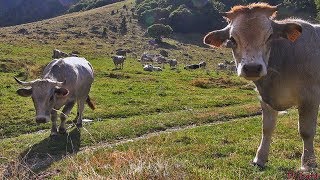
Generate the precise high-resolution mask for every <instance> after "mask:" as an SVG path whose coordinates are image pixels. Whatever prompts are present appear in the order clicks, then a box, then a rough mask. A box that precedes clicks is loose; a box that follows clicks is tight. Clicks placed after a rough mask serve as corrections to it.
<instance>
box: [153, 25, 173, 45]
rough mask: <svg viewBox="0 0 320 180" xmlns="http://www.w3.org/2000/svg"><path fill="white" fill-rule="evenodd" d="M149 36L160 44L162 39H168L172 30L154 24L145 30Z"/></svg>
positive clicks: (167, 26)
mask: <svg viewBox="0 0 320 180" xmlns="http://www.w3.org/2000/svg"><path fill="white" fill-rule="evenodd" d="M147 32H148V34H149V36H151V37H153V38H155V39H156V41H157V42H158V43H161V42H162V37H168V36H169V35H171V34H172V32H173V30H172V28H171V27H170V26H169V25H164V24H154V25H152V26H150V27H149V28H148V30H147Z"/></svg>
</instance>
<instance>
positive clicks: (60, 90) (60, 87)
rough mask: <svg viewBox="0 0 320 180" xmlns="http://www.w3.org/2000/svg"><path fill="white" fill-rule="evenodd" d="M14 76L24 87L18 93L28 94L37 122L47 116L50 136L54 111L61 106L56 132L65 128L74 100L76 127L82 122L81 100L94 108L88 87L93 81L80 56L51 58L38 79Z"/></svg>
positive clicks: (54, 118) (88, 64)
mask: <svg viewBox="0 0 320 180" xmlns="http://www.w3.org/2000/svg"><path fill="white" fill-rule="evenodd" d="M15 80H16V81H17V82H18V83H19V84H21V85H23V86H26V87H27V88H22V89H18V90H17V93H18V95H20V96H23V97H28V96H31V97H32V100H33V102H34V107H35V109H36V117H35V120H36V122H37V123H46V122H48V121H49V119H50V117H51V121H52V128H51V136H55V135H57V125H56V121H57V112H58V110H59V109H60V108H61V107H63V106H64V107H63V110H62V113H61V114H60V119H61V124H60V127H59V133H62V134H63V133H65V132H66V125H65V123H66V118H67V117H68V115H69V114H70V112H71V109H72V108H73V106H74V105H75V103H77V106H78V110H77V117H76V119H75V121H76V125H77V127H81V126H82V113H83V110H84V103H85V102H87V104H88V105H89V107H90V108H91V109H94V105H93V104H92V102H91V100H90V97H89V95H88V94H89V91H90V88H91V84H92V82H93V69H92V66H91V64H90V63H89V62H88V61H87V60H86V59H84V58H77V57H68V58H64V59H55V60H53V61H51V62H50V63H49V64H48V65H47V66H46V67H45V69H44V71H43V76H42V78H41V79H37V80H34V81H30V82H23V81H20V80H18V79H17V78H15Z"/></svg>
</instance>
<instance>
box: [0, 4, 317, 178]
mask: <svg viewBox="0 0 320 180" xmlns="http://www.w3.org/2000/svg"><path fill="white" fill-rule="evenodd" d="M133 2H134V1H132V0H130V1H125V2H120V3H116V4H113V5H109V6H105V7H102V8H98V9H93V10H90V11H86V12H80V13H75V14H70V15H65V16H61V17H57V18H54V19H50V20H45V21H40V22H36V23H31V24H25V25H20V26H16V27H8V28H2V29H0V37H1V38H0V78H1V83H0V110H1V111H0V177H1V178H18V179H23V178H25V179H30V178H39V179H41V178H47V179H50V178H56V179H75V178H79V179H81V178H82V179H89V178H91V179H93V178H103V177H109V178H110V179H112V178H114V179H121V178H135V179H183V178H186V179H221V178H224V179H245V178H249V179H254V178H268V179H279V178H286V177H287V173H289V172H292V171H296V170H297V169H298V168H299V166H298V164H299V162H300V155H301V154H300V152H301V149H300V148H301V140H300V137H299V135H298V131H297V112H296V111H295V110H289V113H288V114H285V115H282V116H280V118H279V123H278V124H277V128H276V132H275V136H274V137H273V143H272V145H271V151H272V153H271V154H270V158H271V161H272V163H270V164H267V167H266V169H265V170H263V171H261V170H259V169H258V168H256V167H253V166H251V165H250V161H251V160H252V158H253V156H254V154H255V151H256V148H257V146H258V142H259V139H260V132H261V127H260V126H261V120H260V119H261V117H260V114H261V112H260V106H259V103H258V102H259V101H258V98H257V93H256V92H255V91H254V90H253V89H254V87H253V85H252V83H250V82H249V81H246V80H244V79H241V78H238V77H236V76H235V75H234V73H231V72H229V71H226V72H224V71H216V69H217V65H218V63H219V62H223V61H224V60H229V59H232V57H231V53H230V52H229V51H225V50H221V49H218V50H212V49H209V48H205V47H204V46H199V45H196V44H199V42H201V41H202V36H201V35H194V34H192V35H181V34H176V35H175V36H174V37H175V39H164V42H165V43H166V44H165V45H163V46H160V47H158V48H157V49H154V48H153V47H150V46H149V45H148V40H150V39H149V38H147V37H144V36H143V32H144V29H142V27H140V26H139V25H138V24H137V20H136V19H134V18H133V19H132V21H131V22H128V30H129V31H128V33H127V34H125V35H122V34H119V33H117V32H114V29H113V28H111V26H114V25H117V24H116V23H117V22H120V21H119V19H120V18H121V12H122V14H125V15H127V16H128V17H127V19H128V18H130V17H131V14H126V12H125V10H124V9H122V7H123V5H124V4H126V5H127V6H129V7H130V6H132V5H133ZM113 10H114V11H116V10H119V13H118V14H115V15H113V16H109V14H110V13H111V11H113ZM107 15H108V16H107ZM106 22H108V23H106ZM105 26H107V28H106V29H107V30H106V31H107V32H106V36H101V34H99V32H100V31H101V33H102V31H103V29H104V27H105ZM93 27H95V28H93ZM22 28H25V29H27V30H28V32H29V34H27V35H22V34H16V33H15V32H16V31H17V29H22ZM93 29H94V30H95V31H94V32H93V31H92V30H93ZM39 32H40V33H39ZM44 32H47V33H44ZM97 32H98V33H97ZM48 33H49V35H48ZM45 34H47V35H45ZM55 48H57V49H60V50H62V51H64V52H73V51H78V52H79V53H77V54H79V57H85V58H86V59H87V60H88V61H90V63H91V64H92V66H93V68H94V74H95V80H94V82H93V85H92V88H91V91H90V97H91V99H92V100H93V101H94V102H95V105H96V109H95V110H94V111H92V110H91V109H89V108H88V107H87V106H86V107H85V111H84V113H83V115H84V118H85V119H87V120H92V121H88V122H84V125H83V128H81V129H78V128H76V127H75V126H74V124H73V123H72V120H73V119H74V118H75V116H76V108H74V109H73V111H72V112H71V114H70V116H69V117H68V118H67V119H68V122H67V134H65V135H59V136H58V137H57V139H55V140H51V139H50V138H49V134H50V127H51V124H50V123H47V124H41V125H37V124H36V122H35V120H34V115H35V110H34V107H33V103H32V100H31V99H30V98H22V97H19V96H18V95H17V94H16V90H17V89H18V88H19V85H18V84H17V83H16V82H15V80H14V79H13V77H14V76H17V77H18V78H19V79H21V80H31V79H36V78H39V77H40V73H41V72H42V69H43V67H44V66H45V65H46V64H47V63H48V62H50V61H51V56H52V50H53V49H55ZM119 48H123V49H130V50H131V52H132V53H128V54H127V56H126V58H127V59H126V62H125V63H126V65H125V66H124V68H123V69H121V70H119V69H117V70H113V69H114V64H113V61H112V59H111V57H112V55H114V54H113V52H115V50H116V49H119ZM160 50H166V51H168V52H169V58H172V59H177V60H178V61H179V66H178V68H177V69H173V70H171V69H170V68H169V65H166V66H167V68H165V69H164V70H163V71H161V72H146V71H144V70H143V67H142V65H141V63H140V62H138V61H137V57H139V56H140V55H141V54H142V53H143V52H145V51H148V52H150V53H159V52H160ZM134 53H135V54H137V55H138V56H134ZM200 61H206V63H207V66H206V69H201V68H200V69H196V70H193V71H187V70H184V69H183V67H184V65H187V64H193V63H198V62H200ZM180 64H181V66H180ZM319 140H320V139H319V131H318V134H317V136H316V140H315V147H316V149H315V151H316V155H319V153H320V151H319V148H317V147H319Z"/></svg>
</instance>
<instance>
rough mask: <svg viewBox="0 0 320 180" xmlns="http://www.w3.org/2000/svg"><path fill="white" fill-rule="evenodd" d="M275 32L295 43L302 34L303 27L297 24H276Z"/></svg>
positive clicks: (274, 25) (274, 24) (274, 26)
mask: <svg viewBox="0 0 320 180" xmlns="http://www.w3.org/2000/svg"><path fill="white" fill-rule="evenodd" d="M272 26H273V32H274V33H275V34H276V35H279V36H280V37H283V38H286V39H288V40H290V41H291V42H295V41H296V40H297V39H298V38H299V37H300V36H301V34H302V27H301V25H300V24H297V23H276V22H274V23H273V24H272Z"/></svg>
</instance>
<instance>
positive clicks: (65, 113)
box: [59, 101, 75, 134]
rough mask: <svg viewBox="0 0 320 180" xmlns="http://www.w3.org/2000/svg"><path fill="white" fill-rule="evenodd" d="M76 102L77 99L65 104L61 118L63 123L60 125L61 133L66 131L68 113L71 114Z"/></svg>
mask: <svg viewBox="0 0 320 180" xmlns="http://www.w3.org/2000/svg"><path fill="white" fill-rule="evenodd" d="M74 104H75V101H72V102H69V103H67V104H66V105H65V106H64V108H63V110H62V113H61V114H60V119H61V123H60V126H59V133H60V134H64V133H66V119H67V117H68V115H69V114H70V112H71V110H72V108H73V106H74Z"/></svg>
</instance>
